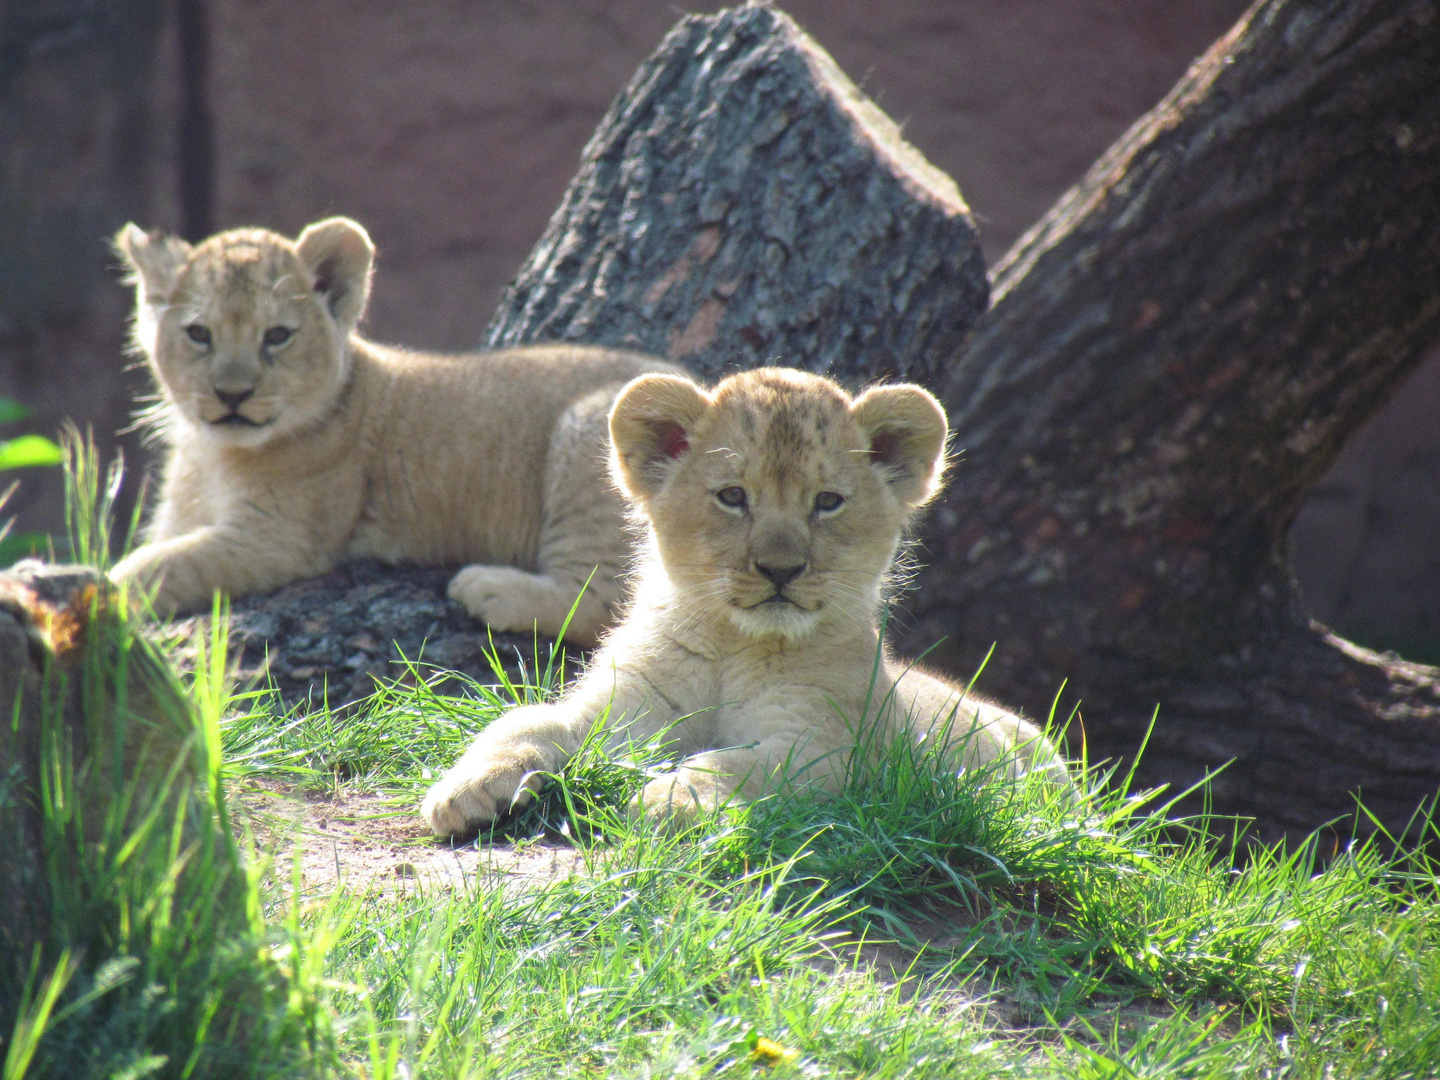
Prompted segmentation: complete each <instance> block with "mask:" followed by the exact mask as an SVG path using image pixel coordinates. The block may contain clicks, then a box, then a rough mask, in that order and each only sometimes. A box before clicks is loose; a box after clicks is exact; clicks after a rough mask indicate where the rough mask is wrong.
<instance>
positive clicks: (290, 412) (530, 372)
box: [114, 218, 675, 644]
mask: <svg viewBox="0 0 1440 1080" xmlns="http://www.w3.org/2000/svg"><path fill="white" fill-rule="evenodd" d="M116 247H117V249H118V250H119V252H120V253H121V254H122V255H123V256H124V258H125V259H126V260H127V261H128V263H129V264H130V266H131V268H132V269H133V271H134V280H135V284H136V288H137V304H136V308H137V311H136V327H135V336H136V343H137V345H138V347H139V348H140V349H141V350H142V351H143V352H144V354H145V356H146V358H147V359H148V361H149V364H150V368H151V370H152V371H153V373H154V375H155V378H156V382H157V383H158V385H159V389H160V393H161V402H160V404H159V406H158V407H157V409H156V415H155V419H156V421H157V427H158V430H159V432H160V435H161V437H162V439H163V440H164V442H165V443H167V444H168V450H169V453H168V456H167V459H166V462H165V466H164V475H163V481H162V484H161V489H160V498H159V502H158V505H157V506H156V508H155V513H154V516H153V519H152V520H151V522H150V525H149V531H148V536H147V540H148V542H147V543H146V544H145V545H144V546H143V547H141V548H139V549H138V550H137V551H135V552H134V553H133V554H132V555H130V556H129V557H128V558H126V559H124V560H123V561H122V562H121V563H120V564H119V565H118V566H116V567H115V570H114V577H115V578H116V579H117V580H122V581H124V580H137V581H139V582H141V583H143V584H146V585H150V586H153V587H154V588H155V589H156V593H155V603H156V607H157V609H158V610H160V611H162V612H171V611H185V610H193V609H196V608H202V607H208V605H209V604H210V602H211V597H212V596H213V594H214V592H215V591H216V590H217V589H218V590H221V591H223V592H227V593H230V594H232V595H241V594H244V593H251V592H261V591H265V590H268V589H273V588H276V587H278V586H280V585H283V584H285V583H286V582H289V581H294V580H296V579H298V578H302V577H307V576H310V575H314V574H319V573H322V572H324V571H325V570H328V569H329V568H330V567H332V566H334V565H335V564H336V563H337V562H340V561H342V560H344V559H347V558H357V557H365V556H371V557H375V558H379V559H383V560H385V561H387V562H392V563H398V562H410V563H420V564H427V565H440V566H443V565H447V564H448V565H455V564H460V563H472V564H475V565H469V566H466V567H465V569H463V570H461V571H460V572H459V573H458V574H457V575H456V577H455V578H454V580H453V581H451V583H450V595H451V596H452V597H453V598H454V599H456V600H458V601H460V602H461V603H463V604H464V605H465V607H466V608H467V609H468V610H469V611H470V613H471V614H472V615H474V616H475V617H476V618H479V619H483V620H485V621H486V622H487V623H489V624H490V625H491V626H492V627H494V628H495V629H497V630H521V631H529V630H531V629H532V628H533V627H538V628H539V630H540V631H541V632H542V633H545V634H550V635H554V634H557V633H558V632H559V630H560V626H561V623H562V621H563V620H564V618H565V616H566V614H567V613H568V612H569V611H570V608H571V605H572V604H573V603H574V602H575V598H576V596H577V594H578V593H579V592H580V587H581V585H582V584H583V583H584V582H585V580H586V578H587V577H589V576H590V574H591V572H592V571H594V572H595V577H594V579H593V580H592V581H591V584H590V587H589V588H588V589H587V590H586V592H585V596H584V599H583V601H582V603H581V605H580V607H579V609H578V611H577V612H576V615H575V618H574V620H573V621H572V623H571V624H570V629H569V632H568V635H567V636H568V637H569V638H570V639H571V640H574V641H577V642H579V643H582V644H589V643H592V642H593V641H594V640H595V639H596V637H597V636H598V635H599V633H600V631H601V629H602V628H603V627H604V626H605V624H606V623H607V622H608V620H609V614H610V608H611V606H612V605H614V604H615V603H616V602H617V601H618V599H619V597H620V586H619V585H618V584H617V582H616V577H617V575H618V574H619V573H620V572H621V571H622V570H623V569H624V566H625V563H626V559H627V557H628V550H629V545H628V543H627V538H626V534H625V530H624V525H623V509H622V504H621V500H620V498H619V496H618V495H617V494H616V493H615V491H614V489H613V487H612V486H611V485H610V484H609V482H608V480H607V477H606V465H605V455H606V449H605V447H606V442H607V435H608V430H607V427H606V423H607V416H608V414H609V410H610V405H611V403H612V402H613V400H614V398H615V396H616V394H617V393H618V392H619V390H620V389H621V388H622V387H623V386H624V385H625V384H626V383H627V382H628V381H630V380H631V379H633V378H634V377H635V376H637V375H640V374H643V373H645V372H656V371H661V372H674V371H675V369H674V368H672V367H671V366H670V365H668V364H665V363H663V362H662V361H659V360H655V359H653V358H651V357H646V356H641V355H638V354H633V353H626V352H620V351H616V350H610V349H599V348H590V347H584V346H578V345H554V346H536V347H531V348H524V349H508V350H503V351H497V352H489V353H475V354H471V355H465V356H436V355H427V354H424V353H415V352H408V351H406V350H403V349H397V348H390V347H387V346H383V345H376V344H374V343H373V342H369V341H366V340H364V339H363V338H361V337H360V336H358V335H357V334H355V333H354V329H355V326H356V324H357V323H358V322H359V320H360V318H361V316H362V314H363V313H364V309H365V302H366V299H367V297H368V294H369V287H370V268H371V260H372V256H373V250H374V249H373V248H372V246H371V244H370V239H369V237H368V236H367V235H366V234H365V231H364V230H363V229H362V228H361V227H360V226H359V225H357V224H356V223H355V222H353V221H349V220H346V219H344V218H332V219H329V220H327V221H322V222H319V223H317V224H315V225H312V226H310V227H309V228H308V229H306V230H305V231H304V232H303V233H302V234H301V235H300V237H299V239H298V241H295V242H292V241H290V240H287V239H286V238H284V237H282V236H278V235H276V234H275V233H272V232H267V231H265V230H262V229H237V230H233V231H230V232H225V233H220V234H219V235H217V236H213V237H211V238H210V239H209V240H207V241H205V242H204V243H202V244H200V245H198V246H196V247H194V248H192V247H191V246H190V245H188V244H186V243H185V242H184V241H182V240H178V239H175V238H174V237H165V236H161V235H159V234H150V235H147V234H146V233H144V232H142V231H141V230H140V229H138V228H136V227H135V226H134V225H127V226H126V227H125V228H124V229H122V230H121V231H120V234H119V236H118V237H117V238H116ZM196 328H199V329H196ZM285 331H289V332H290V333H289V336H288V339H287V340H284V341H281V340H280V339H281V338H283V337H285V336H286V335H285ZM267 332H268V333H269V334H270V337H269V338H268V339H267V337H266V334H267ZM192 333H194V334H197V335H198V336H200V337H201V338H202V339H204V340H202V341H199V342H197V341H195V340H193V339H192V337H191V334H192ZM227 418H228V419H227Z"/></svg>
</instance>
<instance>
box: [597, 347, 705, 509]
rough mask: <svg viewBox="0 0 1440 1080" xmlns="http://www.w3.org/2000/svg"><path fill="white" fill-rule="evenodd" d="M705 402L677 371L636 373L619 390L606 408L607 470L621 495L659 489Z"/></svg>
mask: <svg viewBox="0 0 1440 1080" xmlns="http://www.w3.org/2000/svg"><path fill="white" fill-rule="evenodd" d="M710 404H711V401H710V398H709V397H708V396H707V395H706V393H705V391H703V390H701V389H700V388H699V387H698V386H696V385H695V384H694V383H692V382H691V381H690V380H689V379H682V378H680V377H679V376H678V375H641V376H640V377H639V378H638V379H635V380H634V381H633V382H631V383H630V385H628V386H626V387H625V389H624V390H622V391H620V396H619V397H618V398H616V399H615V407H614V408H612V409H611V410H610V445H611V456H610V471H611V473H612V474H613V475H614V477H615V482H616V483H617V484H619V485H620V488H621V490H623V491H624V492H625V494H626V495H628V496H629V497H630V498H632V499H634V500H635V501H636V502H644V501H645V500H646V499H649V498H650V497H651V496H653V495H654V494H655V493H656V492H657V491H659V490H660V488H661V486H663V485H664V483H665V480H666V479H667V478H668V477H669V475H670V470H671V466H672V465H673V464H674V463H675V462H676V461H678V460H680V458H682V457H683V456H684V455H685V454H686V453H688V452H689V450H690V433H691V432H692V431H694V429H695V424H696V423H697V422H698V421H699V419H700V418H701V417H702V416H704V415H705V410H706V409H708V408H710Z"/></svg>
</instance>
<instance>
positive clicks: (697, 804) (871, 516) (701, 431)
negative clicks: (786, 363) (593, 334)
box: [423, 368, 1069, 835]
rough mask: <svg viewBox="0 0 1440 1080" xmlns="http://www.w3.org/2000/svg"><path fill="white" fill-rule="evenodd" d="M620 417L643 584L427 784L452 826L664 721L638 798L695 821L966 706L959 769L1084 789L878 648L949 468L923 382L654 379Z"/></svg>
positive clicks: (763, 375)
mask: <svg viewBox="0 0 1440 1080" xmlns="http://www.w3.org/2000/svg"><path fill="white" fill-rule="evenodd" d="M610 431H611V436H612V441H613V445H614V449H613V455H614V456H613V462H612V468H613V471H614V474H615V476H616V479H617V481H618V482H619V483H620V484H621V485H622V486H623V487H624V489H625V491H626V493H627V494H628V495H629V497H630V498H631V499H632V500H633V503H634V506H635V508H636V510H637V512H638V513H639V514H640V515H642V516H643V518H645V519H646V520H647V521H648V522H649V524H650V527H651V528H650V537H651V540H650V549H649V556H648V559H647V561H646V562H645V564H644V567H643V571H642V576H641V580H640V583H639V586H638V590H637V594H636V596H635V598H634V600H633V602H632V605H631V607H630V610H629V612H628V613H627V615H626V616H625V618H624V619H623V621H622V622H621V623H620V624H619V625H618V626H617V627H616V628H615V629H614V630H613V631H612V632H611V633H610V635H609V636H608V637H607V639H606V640H605V642H604V645H603V647H602V648H601V650H600V651H599V652H598V653H597V654H596V656H595V658H594V659H593V661H592V662H591V664H590V667H589V669H588V670H587V671H586V672H585V674H584V675H583V676H582V677H581V679H580V680H579V681H578V683H577V684H576V685H575V686H574V688H573V689H571V691H570V692H569V693H568V694H566V695H565V697H564V698H563V699H562V700H561V701H560V702H559V703H557V704H554V705H536V706H527V707H525V708H519V709H514V710H512V711H511V712H509V713H506V714H505V715H504V716H502V717H500V718H499V719H498V720H496V721H495V722H494V723H493V724H491V725H490V727H488V728H487V729H485V730H484V731H483V732H482V733H481V734H480V735H479V736H478V737H477V738H476V739H475V741H474V743H473V744H472V745H471V746H470V748H469V749H468V750H467V751H466V752H465V754H464V756H463V757H462V758H461V759H460V760H459V762H457V763H456V764H455V766H454V767H453V768H452V769H451V770H450V771H449V772H448V773H447V774H446V775H445V776H444V777H443V778H442V779H441V780H440V782H439V783H437V784H436V785H435V786H434V787H433V788H432V789H431V790H430V792H429V794H428V795H427V796H426V798H425V801H424V806H423V813H424V816H425V818H426V821H427V822H428V823H429V825H430V827H431V828H432V829H433V830H434V831H435V832H436V833H439V834H442V835H443V834H452V833H461V832H465V831H467V830H471V829H474V828H475V827H476V826H478V825H481V824H484V823H485V822H488V821H490V820H491V819H492V818H494V817H495V816H496V815H498V814H500V813H503V812H504V811H505V810H506V809H507V808H508V807H509V806H510V805H511V803H512V801H513V799H514V798H515V797H516V795H517V793H518V794H523V793H524V791H523V789H525V788H532V787H534V786H535V785H536V784H537V782H538V776H537V774H540V773H544V772H553V771H555V770H557V769H558V768H559V767H560V766H561V765H562V764H563V763H564V762H565V761H566V760H567V759H568V758H569V756H570V755H572V754H573V753H574V752H575V751H576V749H577V748H578V747H579V746H580V744H581V742H582V740H583V739H584V738H585V736H586V735H587V733H588V732H589V731H590V730H591V729H592V727H593V726H594V725H595V724H596V723H597V722H603V723H604V724H605V726H606V738H607V739H608V740H609V743H610V744H611V745H612V746H616V747H618V746H620V745H622V744H623V743H624V742H625V741H626V740H627V739H631V738H637V739H638V738H647V737H649V736H651V735H653V734H655V733H656V732H663V731H666V730H667V729H668V737H669V738H671V739H673V740H674V750H675V752H676V753H677V754H678V757H679V759H680V760H681V765H680V768H679V769H678V770H677V771H675V772H674V773H671V774H669V775H667V776H662V777H659V778H657V779H654V780H652V781H651V782H650V783H649V784H648V785H647V786H646V787H645V789H644V791H643V792H642V793H641V795H640V797H639V798H638V800H637V803H636V806H635V807H634V809H635V810H637V811H640V810H655V811H659V812H664V813H672V814H676V815H678V816H679V817H680V818H682V819H687V818H689V817H692V816H694V815H695V814H696V813H698V812H706V811H709V810H711V809H713V808H714V807H717V806H719V805H722V804H724V803H726V802H727V801H728V800H731V799H733V798H742V799H751V798H754V797H755V796H756V795H757V794H759V793H760V792H761V791H763V790H765V788H766V787H767V786H768V785H770V784H771V783H772V782H773V778H774V776H775V774H776V773H777V772H778V771H780V770H782V769H784V770H788V771H789V773H790V774H791V776H792V777H794V778H796V779H798V780H799V781H800V782H802V783H814V784H817V785H820V786H821V787H831V786H833V785H834V784H835V783H836V782H837V781H838V779H839V778H840V777H841V776H842V775H843V772H844V768H845V765H846V760H847V757H848V756H849V755H850V753H851V752H852V750H853V748H854V747H855V745H856V736H857V731H858V730H859V729H860V727H861V725H879V726H878V727H873V726H871V727H870V728H869V730H870V731H871V732H872V733H873V734H877V735H878V736H879V737H878V738H871V739H868V740H866V742H865V745H867V746H872V747H878V746H881V745H883V744H884V743H885V741H886V740H887V739H890V738H894V737H905V738H913V739H917V740H922V739H930V740H931V741H932V742H935V741H939V740H938V738H937V736H938V734H939V733H940V732H941V731H944V730H947V727H946V725H947V721H948V722H949V723H950V725H951V726H950V727H949V728H948V730H949V731H950V732H951V740H952V741H951V744H950V752H953V753H955V754H956V755H957V758H958V761H957V764H960V765H964V766H967V767H973V766H979V765H983V764H986V763H988V762H992V761H994V760H995V759H996V758H997V757H1000V756H1001V755H1011V757H1010V759H1009V761H1008V763H1007V765H1006V767H1007V768H1008V769H1010V771H1012V772H1013V771H1015V770H1017V769H1021V768H1031V767H1034V768H1038V769H1041V770H1043V771H1044V774H1045V775H1046V776H1047V777H1048V778H1050V779H1052V780H1053V781H1054V782H1055V783H1057V784H1059V785H1061V786H1067V787H1068V785H1069V780H1068V777H1067V773H1066V770H1065V765H1064V763H1063V761H1062V760H1061V759H1060V757H1059V755H1058V754H1057V753H1056V752H1055V749H1054V747H1053V746H1051V745H1050V743H1049V742H1047V741H1046V740H1045V738H1044V737H1043V736H1042V735H1041V734H1040V732H1039V731H1037V730H1036V729H1035V728H1034V727H1033V726H1032V725H1031V724H1029V723H1027V722H1026V721H1024V720H1022V719H1020V718H1019V717H1017V716H1015V715H1014V714H1012V713H1010V712H1008V711H1006V710H1005V709H1003V708H1001V707H1000V706H998V705H995V704H993V703H991V702H988V701H985V700H983V699H980V698H976V697H973V696H970V695H968V694H966V693H964V691H963V688H961V687H959V686H957V685H955V684H953V683H950V682H947V681H945V680H943V679H941V678H939V677H937V676H934V675H930V674H927V673H925V672H922V671H918V670H915V669H913V668H910V667H907V666H906V665H905V664H903V663H902V662H900V661H897V660H894V659H891V658H890V657H889V656H888V655H887V654H885V653H883V652H882V651H881V643H880V635H879V630H878V627H877V613H878V610H879V608H880V604H881V589H882V587H883V583H884V580H885V576H886V574H887V572H888V571H889V570H890V568H891V565H892V563H893V560H894V558H895V555H896V551H897V549H898V547H899V543H900V540H901V535H902V532H903V531H904V529H905V527H906V526H907V524H908V523H909V521H910V519H911V518H912V516H913V515H914V514H915V512H916V511H917V510H919V509H920V507H922V506H923V505H924V504H925V503H926V502H927V501H929V499H930V498H931V497H933V495H934V494H935V492H936V490H937V489H938V487H939V483H940V479H941V475H940V474H941V470H942V467H943V463H944V447H945V440H946V434H947V432H946V421H945V414H944V411H943V410H942V409H941V408H940V405H939V404H938V403H937V402H936V401H935V399H934V398H933V397H931V396H930V395H929V394H927V393H926V392H925V391H924V390H922V389H920V388H919V387H916V386H883V387H877V388H875V389H872V390H869V391H867V392H865V393H864V394H861V395H860V396H859V397H858V398H856V399H854V400H853V401H852V400H851V399H850V398H849V397H848V396H847V395H846V394H845V393H844V391H842V390H841V389H840V388H839V387H838V386H836V385H835V384H834V383H832V382H830V381H829V380H826V379H822V378H818V377H816V376H813V375H807V374H805V373H803V372H796V371H788V370H783V369H775V368H771V369H764V370H760V371H753V372H748V373H746V374H742V375H736V376H733V377H731V378H729V379H726V380H725V381H723V382H721V383H720V384H719V385H718V386H717V387H716V388H715V389H714V391H712V392H710V393H706V392H705V391H703V390H701V389H699V388H698V387H696V386H695V385H694V384H692V383H689V382H687V381H685V380H682V379H677V378H673V377H670V376H665V375H647V376H643V377H641V378H639V379H637V380H636V381H635V382H633V383H631V384H630V386H628V387H627V388H626V389H625V391H624V392H623V393H622V394H621V395H620V398H619V400H617V401H616V403H615V408H614V410H613V411H612V413H611V415H610ZM738 492H743V495H744V498H743V501H742V502H741V504H740V505H726V502H727V501H729V502H732V503H733V502H736V501H737V493H738ZM834 496H839V497H841V498H842V499H843V501H842V502H840V503H838V505H832V504H833V503H834V498H833V497H834ZM787 575H793V576H790V577H789V578H788V580H784V579H786V577H787ZM782 596H783V598H784V599H776V598H777V597H782ZM877 655H879V656H880V665H879V670H878V673H877V672H876V658H877ZM872 677H873V684H872ZM867 703H868V712H867ZM607 709H608V713H607V711H606V710H607Z"/></svg>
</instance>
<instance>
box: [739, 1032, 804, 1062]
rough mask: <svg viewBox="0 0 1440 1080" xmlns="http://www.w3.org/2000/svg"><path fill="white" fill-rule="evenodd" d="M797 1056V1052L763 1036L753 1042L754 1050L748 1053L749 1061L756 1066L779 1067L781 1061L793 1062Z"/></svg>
mask: <svg viewBox="0 0 1440 1080" xmlns="http://www.w3.org/2000/svg"><path fill="white" fill-rule="evenodd" d="M799 1056H800V1054H799V1052H798V1051H796V1050H791V1049H790V1048H789V1047H786V1046H781V1045H780V1044H779V1043H777V1042H776V1041H775V1040H774V1039H767V1038H765V1037H764V1036H761V1037H760V1038H759V1039H756V1040H755V1049H754V1050H751V1051H750V1060H751V1061H753V1062H755V1064H757V1065H767V1066H769V1065H779V1064H780V1063H781V1062H782V1061H794V1060H795V1059H796V1058H798V1057H799Z"/></svg>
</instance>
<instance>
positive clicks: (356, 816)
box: [232, 782, 585, 899]
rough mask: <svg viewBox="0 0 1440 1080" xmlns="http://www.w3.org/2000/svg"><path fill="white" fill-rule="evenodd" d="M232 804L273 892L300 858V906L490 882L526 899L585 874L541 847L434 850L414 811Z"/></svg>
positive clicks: (247, 792)
mask: <svg viewBox="0 0 1440 1080" xmlns="http://www.w3.org/2000/svg"><path fill="white" fill-rule="evenodd" d="M232 801H233V802H234V803H235V804H236V806H237V808H238V811H239V813H238V815H237V816H238V817H239V818H240V820H241V821H243V822H245V823H246V824H248V825H249V827H250V828H251V830H252V831H253V832H254V834H255V836H256V838H257V840H258V841H259V845H260V847H261V849H262V850H264V851H265V852H267V853H271V854H272V855H273V859H274V863H273V867H272V876H273V877H274V879H275V880H276V881H277V882H280V883H284V882H286V881H287V880H288V879H289V875H290V874H291V872H292V867H293V866H294V863H295V859H296V857H297V853H298V859H299V869H300V891H301V894H302V895H303V896H306V897H312V898H317V899H318V898H322V897H324V896H328V895H330V894H331V893H333V892H334V891H335V890H336V889H340V888H343V889H347V890H352V891H359V892H387V893H388V892H415V891H417V890H423V891H431V890H433V889H435V888H436V887H439V888H446V889H450V888H457V887H458V888H465V887H469V886H473V885H474V884H476V883H477V882H483V883H493V882H496V881H501V882H504V883H505V884H506V887H507V888H510V887H513V888H515V889H517V890H524V889H527V888H533V887H534V886H536V885H540V884H543V883H545V882H548V881H555V880H560V879H563V878H566V877H569V876H570V875H571V874H575V873H583V872H584V869H585V863H584V860H583V859H582V858H581V856H580V853H579V852H578V851H576V850H575V849H574V848H572V847H569V846H566V845H558V844H551V843H548V842H546V841H544V840H536V841H527V842H523V843H520V844H504V845H487V846H477V845H476V844H475V843H474V842H473V841H472V842H470V843H468V844H452V843H451V842H450V841H448V840H445V841H442V840H437V839H435V838H434V837H433V836H431V835H430V833H429V830H427V829H426V828H425V826H424V824H423V823H422V822H421V820H420V817H419V814H418V813H417V812H416V810H415V808H414V807H406V806H396V805H395V804H394V803H393V801H392V800H391V799H389V798H387V797H385V796H381V795H375V794H357V793H342V794H340V795H337V796H330V795H327V794H318V793H314V792H310V793H300V792H294V791H291V790H288V789H287V788H286V787H285V786H284V785H281V784H275V783H269V782H252V783H249V784H247V785H246V786H245V787H244V789H243V790H241V791H239V792H236V793H234V794H233V795H232Z"/></svg>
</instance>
